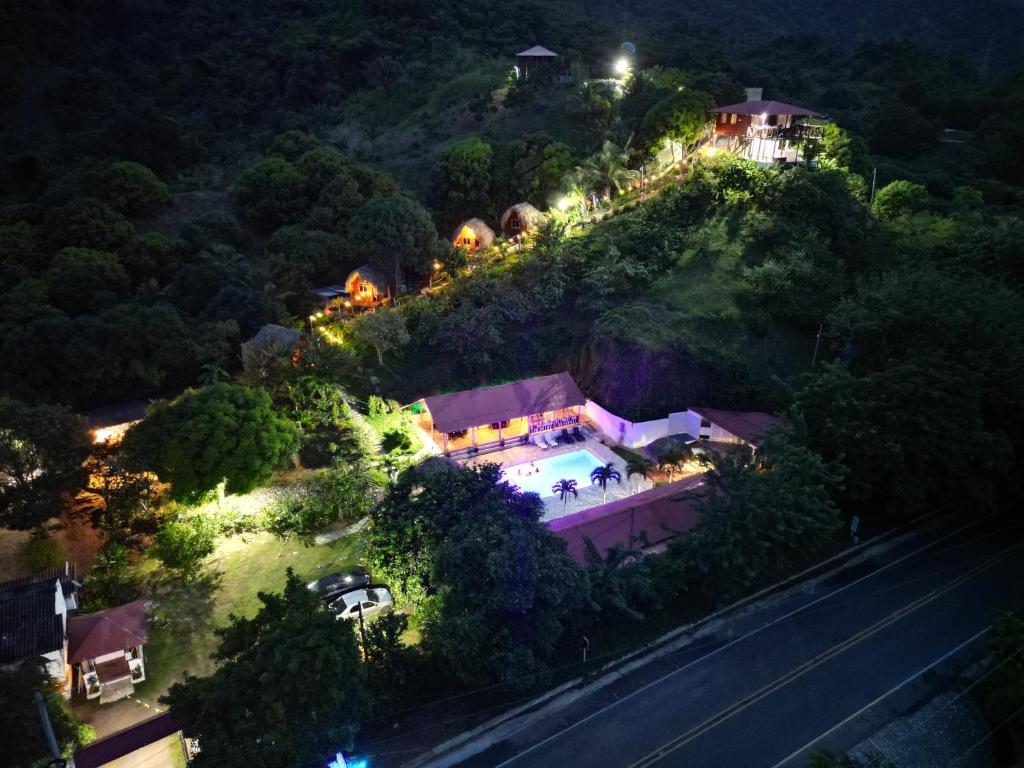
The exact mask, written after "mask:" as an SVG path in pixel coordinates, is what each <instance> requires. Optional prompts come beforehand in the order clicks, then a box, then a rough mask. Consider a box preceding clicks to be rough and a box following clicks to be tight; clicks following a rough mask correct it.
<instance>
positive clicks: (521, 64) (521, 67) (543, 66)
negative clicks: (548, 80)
mask: <svg viewBox="0 0 1024 768" xmlns="http://www.w3.org/2000/svg"><path fill="white" fill-rule="evenodd" d="M558 59H559V56H558V54H557V53H555V52H554V51H549V50H548V49H547V48H545V47H544V46H543V45H535V46H533V47H532V48H527V49H526V50H525V51H520V52H519V53H517V54H516V63H515V66H514V67H513V68H512V71H513V72H515V76H516V80H529V79H530V77H531V75H532V76H533V78H534V79H536V78H537V77H538V76H540V75H542V74H544V73H548V74H551V75H552V76H553V75H554V74H555V70H556V68H557V66H558Z"/></svg>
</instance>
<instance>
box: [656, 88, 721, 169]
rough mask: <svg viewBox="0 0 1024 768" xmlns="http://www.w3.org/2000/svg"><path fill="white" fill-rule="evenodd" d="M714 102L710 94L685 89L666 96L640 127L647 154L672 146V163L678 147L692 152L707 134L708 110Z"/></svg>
mask: <svg viewBox="0 0 1024 768" xmlns="http://www.w3.org/2000/svg"><path fill="white" fill-rule="evenodd" d="M713 103H714V100H713V99H712V98H711V96H710V94H707V93H704V92H703V91H697V90H693V89H689V88H687V89H685V90H682V91H679V92H677V93H674V94H672V95H671V96H666V97H665V98H663V99H662V100H661V101H659V102H657V103H656V104H655V105H654V106H653V107H651V108H650V109H649V110H648V111H647V114H646V115H644V119H643V121H642V123H641V125H640V136H641V145H642V147H643V149H645V150H646V151H648V152H655V151H657V150H658V148H659V147H660V146H661V145H662V144H663V142H665V141H669V142H672V146H673V160H675V159H683V158H676V157H675V149H674V147H675V144H679V145H681V147H682V149H683V153H684V157H685V153H687V152H690V151H692V147H693V146H694V145H696V143H697V142H698V141H700V140H701V138H703V137H704V136H705V134H706V133H707V131H708V129H709V126H710V122H711V121H710V120H709V118H708V110H709V109H711V107H712V105H713Z"/></svg>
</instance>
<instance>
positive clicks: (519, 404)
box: [424, 372, 587, 432]
mask: <svg viewBox="0 0 1024 768" xmlns="http://www.w3.org/2000/svg"><path fill="white" fill-rule="evenodd" d="M424 400H425V401H426V404H427V410H429V411H430V418H431V419H432V420H433V422H434V429H436V430H437V431H439V432H453V431H455V430H457V429H467V428H469V427H479V426H482V425H486V424H493V423H494V422H496V421H504V420H505V419H517V418H519V417H520V416H529V415H531V414H534V413H542V412H544V411H553V410H555V409H557V408H568V407H569V406H573V405H583V404H584V403H586V402H587V399H586V398H585V397H584V396H583V393H582V392H580V388H579V387H578V386H576V382H575V381H573V379H572V376H570V375H569V374H568V373H564V372H563V373H553V374H551V375H550V376H538V377H537V378H535V379H525V380H523V381H514V382H512V383H511V384H499V385H497V386H495V387H484V388H483V389H468V390H466V391H464V392H452V393H451V394H448V395H435V396H433V397H426V398H424Z"/></svg>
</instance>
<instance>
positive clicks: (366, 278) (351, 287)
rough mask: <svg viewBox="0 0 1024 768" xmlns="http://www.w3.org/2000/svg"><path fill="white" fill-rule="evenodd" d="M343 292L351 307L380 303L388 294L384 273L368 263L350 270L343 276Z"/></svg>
mask: <svg viewBox="0 0 1024 768" xmlns="http://www.w3.org/2000/svg"><path fill="white" fill-rule="evenodd" d="M345 292H346V293H347V294H348V301H350V302H351V303H352V306H353V307H357V308H363V309H367V308H372V307H376V306H378V305H380V304H381V303H382V302H384V301H385V299H386V298H387V297H388V296H389V295H390V290H389V288H388V281H387V278H386V277H384V273H383V272H381V271H380V270H379V269H377V268H376V267H374V266H372V265H370V264H363V266H361V267H359V268H357V269H354V270H352V271H351V272H350V273H349V275H348V277H346V278H345Z"/></svg>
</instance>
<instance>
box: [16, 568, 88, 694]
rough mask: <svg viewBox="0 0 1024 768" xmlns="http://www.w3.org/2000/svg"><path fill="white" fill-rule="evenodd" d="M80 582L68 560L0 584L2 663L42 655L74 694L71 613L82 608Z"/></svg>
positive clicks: (57, 680) (61, 684) (52, 674)
mask: <svg viewBox="0 0 1024 768" xmlns="http://www.w3.org/2000/svg"><path fill="white" fill-rule="evenodd" d="M80 586H81V584H80V583H79V582H78V581H76V580H75V567H74V565H72V564H70V563H65V564H64V565H63V566H62V567H61V568H54V569H51V570H48V571H45V572H44V573H40V574H37V575H34V576H29V577H27V578H23V579H15V580H14V581H7V582H4V583H3V584H0V666H13V665H15V664H20V663H21V662H23V661H26V660H27V659H33V658H41V659H42V661H43V664H44V665H45V668H46V671H47V673H48V674H49V676H50V678H51V679H52V680H53V681H54V683H55V684H56V685H57V686H58V687H59V688H60V689H61V691H62V692H63V693H64V695H65V696H68V695H70V693H71V667H70V666H69V662H68V660H67V656H68V645H67V626H68V614H69V613H70V612H72V611H75V610H77V609H78V595H77V593H78V589H79V587H80Z"/></svg>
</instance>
